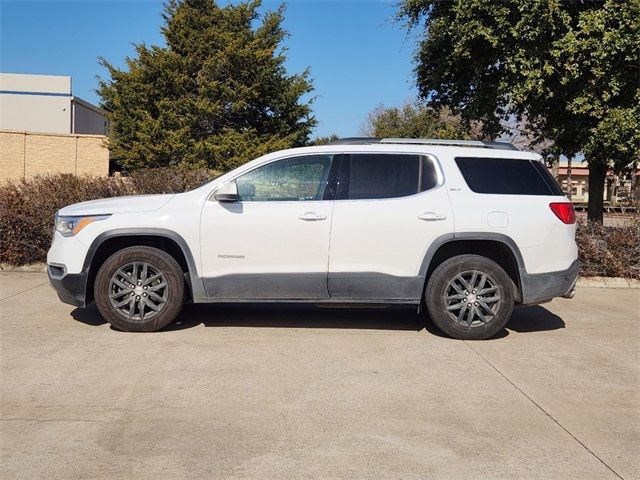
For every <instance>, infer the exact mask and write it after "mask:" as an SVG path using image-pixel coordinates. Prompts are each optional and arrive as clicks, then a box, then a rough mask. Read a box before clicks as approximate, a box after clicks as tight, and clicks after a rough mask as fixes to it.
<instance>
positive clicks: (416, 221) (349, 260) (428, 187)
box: [328, 153, 453, 303]
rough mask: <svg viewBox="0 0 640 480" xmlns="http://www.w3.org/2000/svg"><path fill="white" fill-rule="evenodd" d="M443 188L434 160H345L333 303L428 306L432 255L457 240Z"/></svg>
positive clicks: (336, 218) (387, 156) (334, 240)
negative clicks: (439, 245)
mask: <svg viewBox="0 0 640 480" xmlns="http://www.w3.org/2000/svg"><path fill="white" fill-rule="evenodd" d="M443 180H444V179H443V175H442V171H441V169H440V167H439V165H438V164H437V162H436V160H435V159H434V158H432V157H430V156H425V155H414V154H404V153H403V154H400V153H398V154H394V153H384V154H382V153H375V154H371V153H354V154H350V155H344V160H343V166H342V169H341V173H340V178H339V185H338V189H337V193H336V201H335V207H334V211H333V226H332V231H331V245H330V249H331V257H330V260H329V278H328V288H329V294H330V295H331V298H332V299H338V300H340V299H344V300H349V301H357V300H363V301H385V300H389V301H398V302H414V303H415V302H418V301H419V300H420V297H421V295H422V287H423V285H424V272H422V271H421V268H422V264H423V261H424V259H425V256H426V254H427V250H428V248H429V247H430V246H431V244H432V243H433V242H434V240H435V239H437V238H438V237H440V236H442V235H446V234H450V233H451V232H453V214H452V210H451V205H450V203H449V197H448V195H447V192H446V190H445V188H444V187H443V185H442V184H443Z"/></svg>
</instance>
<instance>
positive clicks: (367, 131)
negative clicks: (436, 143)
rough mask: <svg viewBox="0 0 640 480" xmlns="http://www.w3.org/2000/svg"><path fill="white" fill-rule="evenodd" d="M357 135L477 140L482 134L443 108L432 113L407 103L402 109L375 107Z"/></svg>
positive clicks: (475, 126) (427, 107) (430, 109)
mask: <svg viewBox="0 0 640 480" xmlns="http://www.w3.org/2000/svg"><path fill="white" fill-rule="evenodd" d="M360 131H361V132H360V133H361V134H362V135H364V136H367V137H387V138H388V137H393V138H402V137H404V138H443V139H463V140H464V139H471V138H474V139H479V137H480V136H481V131H480V129H479V128H478V126H477V125H476V124H475V123H473V124H471V125H469V124H467V123H466V122H464V121H463V120H462V118H461V117H460V116H458V115H453V114H451V111H450V110H449V109H448V108H446V107H443V108H440V109H439V110H434V109H433V108H431V107H429V106H427V105H425V104H422V103H412V102H407V103H405V104H404V105H403V106H401V107H385V106H384V105H378V106H377V107H376V108H374V109H373V110H372V111H371V112H369V114H368V115H367V118H366V120H365V121H364V124H363V125H362V127H361V129H360Z"/></svg>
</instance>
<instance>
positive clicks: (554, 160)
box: [551, 155, 560, 182]
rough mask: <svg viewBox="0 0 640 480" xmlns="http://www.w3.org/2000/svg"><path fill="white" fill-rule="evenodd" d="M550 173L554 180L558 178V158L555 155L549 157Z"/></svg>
mask: <svg viewBox="0 0 640 480" xmlns="http://www.w3.org/2000/svg"><path fill="white" fill-rule="evenodd" d="M551 175H553V178H555V180H556V182H557V181H558V179H559V178H560V158H558V157H557V156H555V155H554V156H553V157H551Z"/></svg>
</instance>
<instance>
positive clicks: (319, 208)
mask: <svg viewBox="0 0 640 480" xmlns="http://www.w3.org/2000/svg"><path fill="white" fill-rule="evenodd" d="M332 166H333V156H332V155H327V154H314V155H302V156H300V155H298V156H294V157H288V158H284V159H280V160H276V161H273V162H270V163H268V164H266V165H262V166H259V167H257V168H255V169H254V170H251V171H249V172H247V173H245V174H243V175H242V176H240V177H238V178H237V179H235V182H236V185H237V188H238V194H239V201H238V202H233V203H227V202H224V203H221V202H216V201H215V200H213V197H212V199H211V200H210V201H208V202H206V205H205V207H204V209H203V212H202V219H201V248H202V267H203V268H202V271H203V277H204V284H205V289H206V291H207V294H208V296H209V297H211V298H215V299H221V300H224V299H230V300H238V299H246V300H251V299H265V300H270V299H271V300H276V299H277V300H307V299H326V298H328V293H327V264H328V260H329V232H330V228H331V217H332V211H333V203H334V202H333V189H332V186H331V185H332V182H334V183H335V178H334V172H333V171H332V170H334V169H332Z"/></svg>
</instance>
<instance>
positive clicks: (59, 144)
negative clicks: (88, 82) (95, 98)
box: [0, 73, 109, 182]
mask: <svg viewBox="0 0 640 480" xmlns="http://www.w3.org/2000/svg"><path fill="white" fill-rule="evenodd" d="M107 130H108V121H107V118H106V116H105V114H104V112H102V111H101V110H100V109H99V108H98V107H96V106H95V105H92V104H90V103H89V102H86V101H84V100H82V99H80V98H78V97H75V96H74V95H73V94H72V90H71V77H67V76H54V75H21V74H13V73H0V182H1V181H6V180H20V179H22V178H26V177H30V176H33V175H44V174H50V173H70V174H74V175H84V174H86V175H99V176H103V175H108V173H109V150H108V148H107V137H106V133H107Z"/></svg>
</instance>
